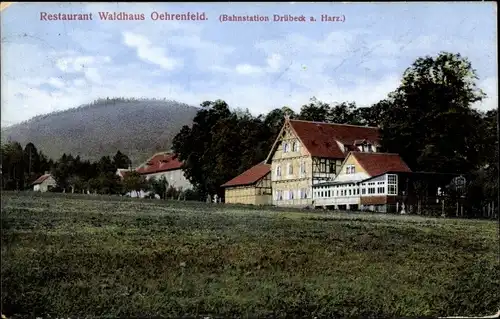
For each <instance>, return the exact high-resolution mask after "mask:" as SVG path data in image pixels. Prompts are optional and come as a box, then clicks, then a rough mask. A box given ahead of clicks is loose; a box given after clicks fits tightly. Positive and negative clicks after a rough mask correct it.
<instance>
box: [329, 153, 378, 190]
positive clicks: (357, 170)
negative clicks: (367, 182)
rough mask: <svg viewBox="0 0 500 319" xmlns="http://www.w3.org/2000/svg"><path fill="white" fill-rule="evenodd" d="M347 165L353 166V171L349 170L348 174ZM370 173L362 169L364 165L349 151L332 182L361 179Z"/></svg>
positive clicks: (367, 176)
mask: <svg viewBox="0 0 500 319" xmlns="http://www.w3.org/2000/svg"><path fill="white" fill-rule="evenodd" d="M348 167H354V172H352V171H351V173H350V174H348V173H347V168H348ZM369 177H370V175H369V174H368V172H367V171H366V170H365V169H364V167H363V166H362V165H361V164H360V163H359V162H358V160H357V159H356V158H355V157H354V156H353V155H352V153H349V155H347V157H346V159H345V160H344V161H343V162H342V165H341V167H340V172H339V174H338V175H337V176H336V177H335V179H334V182H339V183H341V182H345V181H361V180H364V179H366V178H369Z"/></svg>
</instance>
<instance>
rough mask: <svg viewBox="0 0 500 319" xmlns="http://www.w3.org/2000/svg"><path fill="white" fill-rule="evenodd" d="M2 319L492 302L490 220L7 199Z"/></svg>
mask: <svg viewBox="0 0 500 319" xmlns="http://www.w3.org/2000/svg"><path fill="white" fill-rule="evenodd" d="M1 201H2V212H1V214H2V217H1V221H2V234H1V236H2V240H1V245H2V252H1V254H2V255H1V257H2V261H1V275H2V279H1V280H2V292H1V295H2V297H1V302H2V313H3V314H5V315H6V316H7V317H8V318H10V317H36V316H40V317H47V316H49V315H50V316H52V317H66V318H67V317H84V316H85V317H97V316H99V317H101V316H106V317H138V316H141V317H149V316H162V317H180V316H191V317H192V316H223V317H285V316H292V315H294V316H301V317H302V316H308V317H314V316H316V317H328V318H333V317H347V316H348V317H351V316H362V317H373V318H384V317H401V316H445V315H449V316H452V315H456V316H458V315H490V314H493V313H495V312H497V310H498V309H499V307H500V293H499V288H498V287H500V273H499V266H498V230H497V225H496V223H495V222H493V221H479V220H460V219H442V218H441V219H431V218H423V217H416V216H394V215H384V214H361V213H347V212H343V213H342V212H336V213H324V212H315V211H314V212H313V211H304V212H300V211H292V210H288V211H287V210H269V209H258V208H244V207H236V206H224V205H215V204H210V205H209V204H205V203H189V202H176V201H158V200H137V199H127V200H125V199H121V198H116V197H115V198H113V197H104V196H102V197H101V196H83V195H81V196H80V195H78V196H77V195H69V194H37V195H34V194H30V193H26V194H22V193H18V194H16V193H2V198H1Z"/></svg>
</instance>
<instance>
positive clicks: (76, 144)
mask: <svg viewBox="0 0 500 319" xmlns="http://www.w3.org/2000/svg"><path fill="white" fill-rule="evenodd" d="M197 110H198V108H196V107H193V106H189V105H187V104H183V103H179V102H175V101H168V100H155V99H124V98H113V99H100V100H96V101H95V102H93V103H90V104H87V105H82V106H80V107H77V108H73V109H69V110H66V111H60V112H54V113H50V114H46V115H41V116H37V117H34V118H32V119H30V120H29V121H26V122H23V123H20V124H16V125H13V126H10V127H7V128H5V129H4V128H2V142H5V141H8V140H13V141H18V142H20V143H21V145H25V144H26V143H28V142H32V143H34V144H35V145H36V146H37V148H38V149H39V150H41V151H42V152H43V153H44V154H46V155H48V156H49V157H51V158H53V159H58V158H59V157H60V156H61V155H62V154H63V153H71V154H73V155H75V156H76V155H80V156H81V157H82V158H85V159H90V160H97V159H98V158H100V157H101V156H104V155H113V154H114V153H116V151H117V150H120V151H122V152H123V153H125V154H127V155H128V156H129V157H130V158H131V160H132V162H133V164H134V165H137V164H138V162H140V161H142V160H144V159H145V158H147V157H149V156H150V155H151V154H152V153H153V152H155V151H159V150H165V149H169V148H170V146H171V141H172V139H173V137H174V136H175V135H176V134H177V133H178V132H179V131H180V129H181V128H182V126H183V125H190V124H191V123H192V120H193V118H194V116H195V115H196V112H197Z"/></svg>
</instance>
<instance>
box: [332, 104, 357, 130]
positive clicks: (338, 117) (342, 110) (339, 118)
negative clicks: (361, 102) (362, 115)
mask: <svg viewBox="0 0 500 319" xmlns="http://www.w3.org/2000/svg"><path fill="white" fill-rule="evenodd" d="M357 115H358V111H357V108H356V103H355V102H342V103H335V104H334V105H333V106H331V108H330V111H329V113H328V115H327V118H326V121H327V122H329V123H337V124H352V125H356V124H358V125H359V124H360V123H359V122H360V121H359V119H358V118H357Z"/></svg>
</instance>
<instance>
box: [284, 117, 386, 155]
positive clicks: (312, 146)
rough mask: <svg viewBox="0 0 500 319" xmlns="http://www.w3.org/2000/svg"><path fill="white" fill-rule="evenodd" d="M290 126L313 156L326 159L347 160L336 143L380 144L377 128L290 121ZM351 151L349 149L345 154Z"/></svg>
mask: <svg viewBox="0 0 500 319" xmlns="http://www.w3.org/2000/svg"><path fill="white" fill-rule="evenodd" d="M290 124H291V126H292V128H293V129H294V131H295V132H296V133H297V135H298V137H299V138H300V140H301V141H302V143H304V146H305V147H306V149H307V150H308V151H309V153H310V154H311V156H314V157H326V158H345V156H346V154H345V153H344V152H342V150H341V149H340V147H339V146H338V144H337V142H336V141H339V142H340V143H341V144H344V145H348V146H349V145H354V142H355V141H358V140H366V141H367V142H370V143H372V144H375V145H378V144H379V139H380V136H379V130H378V128H376V127H368V126H356V125H348V124H332V123H321V122H310V121H300V120H290ZM349 150H350V147H348V148H347V149H346V150H345V152H346V153H347V152H348V151H349Z"/></svg>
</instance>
